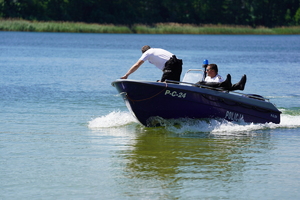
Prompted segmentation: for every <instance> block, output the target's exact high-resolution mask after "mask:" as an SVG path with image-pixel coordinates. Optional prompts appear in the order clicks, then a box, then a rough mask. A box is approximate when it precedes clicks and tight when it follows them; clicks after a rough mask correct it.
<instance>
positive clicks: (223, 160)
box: [116, 126, 273, 198]
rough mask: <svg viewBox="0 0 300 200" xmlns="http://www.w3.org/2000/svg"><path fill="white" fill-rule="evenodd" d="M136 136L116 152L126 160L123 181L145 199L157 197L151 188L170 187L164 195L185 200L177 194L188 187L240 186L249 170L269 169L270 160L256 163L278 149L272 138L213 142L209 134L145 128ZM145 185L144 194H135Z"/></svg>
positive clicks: (260, 137)
mask: <svg viewBox="0 0 300 200" xmlns="http://www.w3.org/2000/svg"><path fill="white" fill-rule="evenodd" d="M135 132H136V138H135V139H134V142H132V143H130V144H128V145H127V147H126V148H125V149H123V150H119V151H118V152H116V153H117V157H118V158H120V159H121V160H122V161H120V164H121V165H122V168H123V172H122V176H123V178H126V180H127V181H125V182H123V181H124V179H120V180H122V181H121V182H123V184H126V185H127V186H130V187H131V188H132V189H133V190H131V191H132V193H140V195H142V193H145V192H148V193H150V192H154V191H153V190H152V191H151V188H164V189H168V190H166V191H165V190H164V191H160V192H163V193H168V195H167V194H165V195H167V196H168V198H170V196H169V195H171V197H180V196H182V195H183V194H179V193H178V194H176V192H175V191H177V190H178V189H181V188H185V189H186V188H187V186H188V185H190V186H191V188H193V189H195V188H199V189H200V190H210V189H211V188H210V187H211V186H213V185H224V184H225V185H226V184H232V183H234V184H238V183H239V182H242V181H243V175H244V172H245V171H247V170H249V167H250V168H252V167H251V166H253V165H254V167H255V168H256V167H257V168H261V167H262V166H261V165H269V163H268V161H265V164H263V163H261V162H258V160H257V158H256V161H253V160H252V158H253V157H259V154H268V153H269V151H271V150H272V148H273V145H272V143H271V142H270V141H269V136H268V133H264V134H262V135H260V136H256V137H245V136H242V137H212V136H211V135H209V134H203V133H201V134H191V135H189V134H188V135H176V134H173V133H165V130H164V129H159V128H141V127H139V126H138V127H137V129H136V130H135ZM256 163H260V164H259V165H260V166H256V165H257V164H256ZM145 184H146V185H147V187H148V188H149V190H148V191H147V190H146V191H145ZM195 184H198V186H196V187H195ZM141 185H143V187H142V188H143V191H139V190H135V189H138V188H141ZM192 185H193V187H192ZM147 187H146V188H147ZM214 187H215V186H214ZM223 189H224V188H223ZM228 189H229V188H228ZM188 191H189V189H188V190H187V191H186V192H188ZM127 192H128V191H127ZM177 192H178V191H177ZM182 192H183V193H185V191H181V193H182ZM127 195H130V194H127ZM135 195H136V194H135ZM174 195H175V196H174ZM167 196H166V197H167ZM184 196H186V194H185V195H184Z"/></svg>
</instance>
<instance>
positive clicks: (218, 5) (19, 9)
mask: <svg viewBox="0 0 300 200" xmlns="http://www.w3.org/2000/svg"><path fill="white" fill-rule="evenodd" d="M299 9H300V0H184V1H182V0H143V1H141V0H130V1H128V0H109V1H108V0H84V1H83V0H0V17H2V18H22V19H27V20H40V21H72V22H87V23H108V24H124V25H125V24H126V25H132V24H139V23H140V24H153V23H160V22H175V23H190V24H231V25H232V24H235V25H249V26H253V27H256V26H266V27H274V26H287V25H299V24H300V21H299V20H300V17H299V15H300V14H299V12H300V11H299Z"/></svg>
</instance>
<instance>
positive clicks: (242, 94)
mask: <svg viewBox="0 0 300 200" xmlns="http://www.w3.org/2000/svg"><path fill="white" fill-rule="evenodd" d="M166 82H167V83H175V84H184V85H190V86H194V87H201V88H206V89H211V90H217V91H220V92H228V93H229V91H228V90H224V89H221V88H214V87H209V86H206V85H201V84H196V83H188V82H182V81H173V80H166ZM230 93H234V94H237V95H241V96H244V97H248V98H252V99H257V100H261V101H268V102H270V99H268V98H264V97H262V96H260V95H256V94H244V93H241V92H235V91H230Z"/></svg>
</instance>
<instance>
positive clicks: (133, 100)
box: [126, 82, 168, 102]
mask: <svg viewBox="0 0 300 200" xmlns="http://www.w3.org/2000/svg"><path fill="white" fill-rule="evenodd" d="M165 84H166V87H165V88H164V89H163V90H162V91H160V92H158V93H157V94H155V95H153V96H151V97H149V98H146V99H139V100H135V99H132V98H130V97H129V96H128V94H127V93H126V97H127V99H129V100H130V101H132V102H138V101H147V100H149V99H152V98H154V97H156V96H157V95H159V94H160V93H162V92H163V91H165V90H166V89H167V87H168V84H167V82H165Z"/></svg>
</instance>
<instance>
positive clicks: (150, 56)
mask: <svg viewBox="0 0 300 200" xmlns="http://www.w3.org/2000/svg"><path fill="white" fill-rule="evenodd" d="M173 55H174V54H172V53H171V52H169V51H166V50H164V49H159V48H150V49H149V50H147V51H146V52H145V53H143V55H142V56H141V57H140V59H139V60H142V61H144V62H145V61H146V60H148V61H149V63H151V64H153V65H155V66H156V67H157V68H159V69H161V70H163V69H164V67H165V63H166V62H167V61H168V60H169V59H170V58H171V57H172V56H173Z"/></svg>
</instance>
